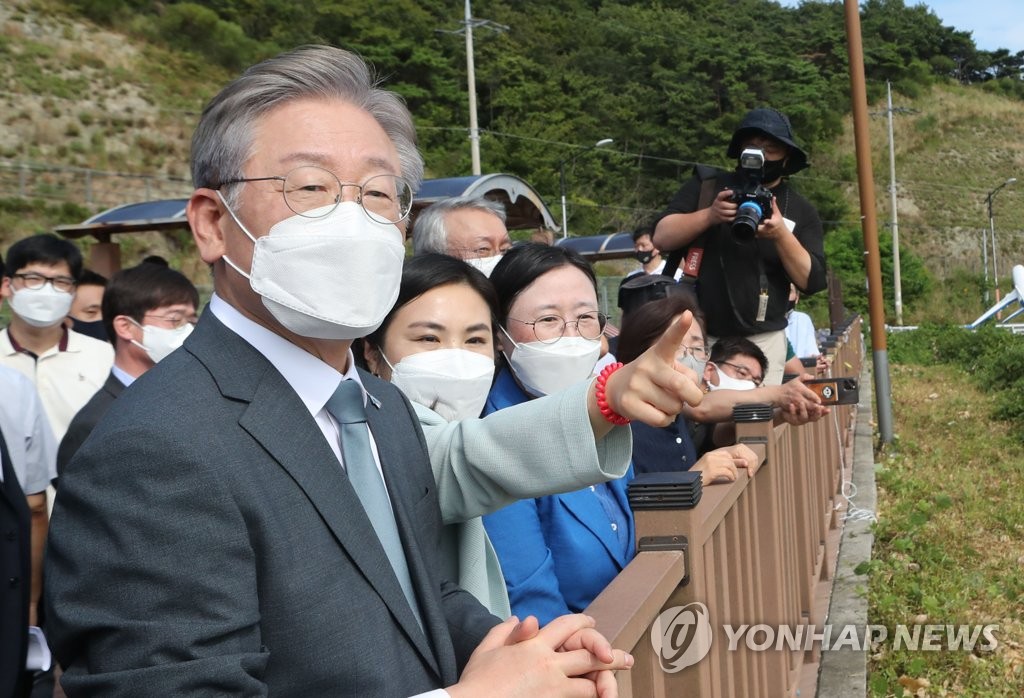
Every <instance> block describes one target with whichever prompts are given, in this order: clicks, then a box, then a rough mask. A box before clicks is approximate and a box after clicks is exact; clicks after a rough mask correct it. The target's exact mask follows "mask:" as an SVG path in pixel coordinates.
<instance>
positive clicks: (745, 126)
mask: <svg viewBox="0 0 1024 698" xmlns="http://www.w3.org/2000/svg"><path fill="white" fill-rule="evenodd" d="M752 133H762V134H764V135H766V136H768V137H769V138H774V139H775V140H777V141H779V142H780V143H785V144H786V145H787V146H789V156H788V160H787V162H786V170H785V172H784V174H787V175H791V174H795V173H796V172H799V171H800V170H802V169H804V168H806V167H807V166H808V164H809V163H808V162H807V153H805V152H804V150H803V148H801V147H800V146H798V145H797V144H796V140H794V138H793V127H792V126H791V125H790V123H789V118H788V117H787V116H786V115H785V114H783V113H782V112H780V111H779V110H778V109H770V108H767V107H760V108H758V109H753V110H751V111H749V112H747V115H746V116H744V117H743V121H741V122H740V125H739V128H737V129H736V131H735V133H733V134H732V141H731V142H730V143H729V150H727V151H726V155H728V156H729V157H731V158H738V157H739V156H740V149H741V148H742V144H743V141H744V140H745V139H746V138H747V137H748V136H750V135H751V134H752Z"/></svg>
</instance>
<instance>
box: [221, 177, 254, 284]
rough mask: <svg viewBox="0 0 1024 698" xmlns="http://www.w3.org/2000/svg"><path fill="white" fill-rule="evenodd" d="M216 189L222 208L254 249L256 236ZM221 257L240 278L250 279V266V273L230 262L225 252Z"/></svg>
mask: <svg viewBox="0 0 1024 698" xmlns="http://www.w3.org/2000/svg"><path fill="white" fill-rule="evenodd" d="M216 191H217V198H219V199H220V202H221V203H222V204H224V208H225V209H226V210H227V212H228V215H229V216H231V220H233V221H234V222H235V225H237V226H238V227H239V228H241V230H242V232H243V233H245V236H246V237H247V238H249V239H250V240H252V245H253V248H254V249H255V247H256V238H255V237H253V235H252V233H250V232H249V229H248V228H246V227H245V224H244V223H242V221H241V220H239V218H238V216H236V215H235V212H234V211H233V210H232V209H231V206H229V205H228V202H227V199H225V198H224V195H223V194H221V193H220V189H217V190H216ZM221 259H223V260H224V263H225V264H227V265H228V266H229V267H231V268H232V269H234V270H235V271H236V272H238V275H239V276H241V277H242V278H244V279H246V280H249V281H251V280H252V279H251V276H250V274H251V268H250V273H249V274H247V273H246V272H244V271H242V269H241V267H239V266H238V265H237V264H235V263H234V262H232V261H231V258H230V257H228V256H227V255H226V254H225V255H221Z"/></svg>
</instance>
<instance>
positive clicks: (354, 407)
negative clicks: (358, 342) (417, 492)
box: [327, 380, 423, 630]
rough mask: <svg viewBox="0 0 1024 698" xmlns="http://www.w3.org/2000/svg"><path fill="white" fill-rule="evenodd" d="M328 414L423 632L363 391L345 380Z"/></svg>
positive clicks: (354, 482)
mask: <svg viewBox="0 0 1024 698" xmlns="http://www.w3.org/2000/svg"><path fill="white" fill-rule="evenodd" d="M327 411H328V412H330V413H331V415H333V417H334V418H335V419H336V420H338V429H339V431H340V432H341V453H342V456H343V457H344V460H345V469H346V470H347V471H348V479H349V481H350V482H351V483H352V487H353V489H355V491H356V494H357V495H358V496H359V501H360V502H362V504H363V509H365V510H366V515H367V516H368V517H369V519H370V523H371V524H373V530H374V531H376V532H377V538H379V539H380V544H381V546H383V548H384V553H385V554H386V555H387V556H388V560H389V561H390V562H391V568H392V569H393V570H394V572H395V576H396V577H398V584H399V585H400V586H401V587H402V592H403V593H404V594H405V599H406V601H408V602H409V607H410V608H411V609H412V613H413V616H415V618H416V622H417V623H418V624H419V626H420V630H423V620H422V618H421V617H420V611H419V606H418V604H417V603H416V594H415V593H414V592H413V588H412V579H411V578H410V576H409V566H408V563H407V562H406V560H405V552H404V551H403V550H402V539H401V538H400V537H399V535H398V526H397V524H396V523H395V514H394V512H393V511H392V509H391V500H389V499H388V491H387V489H386V488H385V487H384V479H383V478H382V477H381V473H380V471H379V470H378V469H377V461H376V459H374V457H373V450H372V449H371V448H370V430H369V427H367V425H366V408H365V407H364V405H363V390H362V388H361V387H360V386H359V384H358V383H356V382H355V381H354V380H343V381H341V384H340V385H339V386H338V388H337V390H335V391H334V394H333V395H331V398H330V399H329V400H328V401H327Z"/></svg>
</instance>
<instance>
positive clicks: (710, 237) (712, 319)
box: [654, 108, 825, 384]
mask: <svg viewBox="0 0 1024 698" xmlns="http://www.w3.org/2000/svg"><path fill="white" fill-rule="evenodd" d="M747 148H756V149H760V150H761V151H762V152H763V154H764V168H763V182H764V185H765V186H766V187H767V188H768V189H769V190H770V191H771V193H772V195H773V196H772V208H771V212H770V213H767V212H766V217H765V220H764V221H763V222H762V223H761V224H760V225H759V226H758V227H757V230H756V232H755V234H754V236H753V237H752V238H751V237H745V236H743V235H742V234H740V235H737V234H736V233H735V232H734V231H733V230H732V222H733V220H734V219H735V218H736V211H737V208H738V204H737V203H735V202H734V201H733V199H732V197H733V190H734V189H735V188H736V187H737V186H738V185H739V184H740V182H741V181H742V180H741V179H740V178H739V175H738V173H737V172H722V171H713V172H706V171H705V169H704V168H702V167H698V168H697V171H696V172H695V174H694V176H693V177H692V178H691V179H690V180H689V181H688V182H686V183H685V184H684V185H683V186H682V188H681V189H680V190H679V191H678V192H677V193H676V195H675V197H674V198H673V199H672V201H671V202H670V203H669V205H668V208H667V209H666V211H665V212H664V213H663V214H662V217H661V218H660V220H659V221H658V224H657V226H656V227H655V230H654V243H655V245H656V246H657V247H658V248H659V249H661V250H666V251H667V250H685V255H684V257H683V273H684V274H685V275H686V277H688V278H689V279H690V280H695V281H696V282H697V284H696V288H697V297H698V299H699V300H700V305H701V308H702V309H703V310H704V313H705V315H706V317H707V328H708V335H709V336H710V337H709V338H713V337H723V336H741V337H747V338H749V339H750V340H751V341H753V342H754V343H755V344H757V345H758V346H760V347H761V349H762V350H763V351H764V352H765V354H766V355H767V356H768V361H769V364H768V365H769V368H768V374H767V375H766V376H765V382H766V383H768V384H773V383H774V384H777V383H779V382H780V381H781V379H782V367H783V364H784V363H785V358H786V357H785V354H786V337H785V328H786V303H787V300H788V298H789V284H790V282H792V283H793V284H795V285H796V287H797V288H798V289H800V291H801V292H802V293H804V294H811V293H815V292H817V291H820V290H822V289H823V288H825V251H824V242H823V233H822V228H821V220H820V219H819V217H818V212H817V211H816V210H815V208H814V206H813V205H812V204H811V203H810V202H809V201H807V199H805V198H804V197H802V196H801V195H800V194H798V193H797V192H796V191H795V190H794V189H793V188H792V187H791V186H790V184H789V183H788V182H787V181H785V177H787V176H788V175H792V174H794V173H796V172H799V171H800V170H802V169H804V168H805V167H807V154H806V153H805V152H804V151H803V150H802V149H801V148H800V147H799V146H798V145H797V144H796V141H795V140H794V138H793V130H792V127H791V126H790V123H789V119H788V118H786V116H785V115H784V114H783V113H782V112H779V111H777V110H775V109H765V108H761V109H754V110H753V111H751V112H750V113H748V114H747V115H746V116H745V117H744V118H743V121H742V122H741V123H740V126H739V128H738V129H737V130H736V132H735V133H734V134H733V137H732V141H731V142H730V144H729V149H728V151H726V152H727V155H728V156H729V157H731V158H739V156H740V154H741V153H742V152H743V151H744V150H745V149H747ZM737 169H738V168H737ZM702 190H703V191H705V192H707V194H704V195H703V196H702ZM711 194H714V196H713V198H712V197H711ZM705 198H706V199H707V200H708V201H707V203H705V202H704V201H702V199H705Z"/></svg>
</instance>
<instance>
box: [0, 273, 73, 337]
mask: <svg viewBox="0 0 1024 698" xmlns="http://www.w3.org/2000/svg"><path fill="white" fill-rule="evenodd" d="M11 290H12V291H13V295H12V296H11V310H13V311H14V312H15V313H17V315H18V317H20V318H21V319H22V320H24V321H25V322H26V323H27V324H29V325H31V326H32V327H50V326H52V325H56V324H57V323H58V322H60V321H61V320H63V319H64V318H65V317H67V314H68V312H69V311H70V310H71V301H73V300H74V299H75V296H74V294H71V293H64V292H63V291H58V290H57V289H55V288H54V287H53V284H51V283H50V282H49V281H47V282H46V283H45V284H43V285H42V286H41V287H40V288H23V289H21V290H20V291H14V290H13V289H11Z"/></svg>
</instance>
